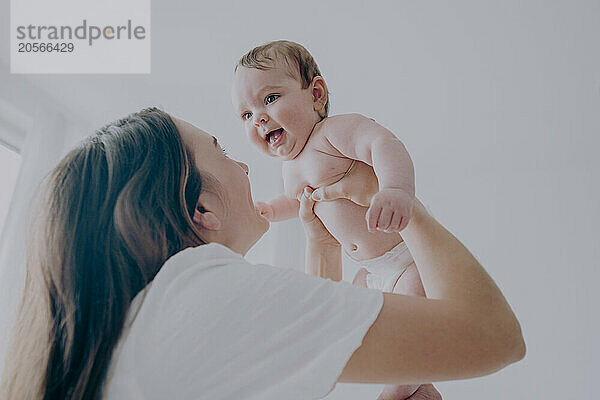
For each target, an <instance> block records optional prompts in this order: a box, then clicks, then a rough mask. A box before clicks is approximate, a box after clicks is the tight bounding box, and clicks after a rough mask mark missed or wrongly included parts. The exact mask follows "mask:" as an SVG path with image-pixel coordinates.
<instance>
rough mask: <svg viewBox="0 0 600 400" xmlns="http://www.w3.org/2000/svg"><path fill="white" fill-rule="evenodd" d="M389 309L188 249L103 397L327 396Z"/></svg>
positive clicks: (295, 275) (160, 287) (163, 276)
mask: <svg viewBox="0 0 600 400" xmlns="http://www.w3.org/2000/svg"><path fill="white" fill-rule="evenodd" d="M144 294H145V295H146V296H145V298H143V297H144ZM382 304H383V295H382V293H381V292H380V291H377V290H373V289H364V288H359V287H356V286H352V285H350V284H349V283H346V282H333V281H331V280H325V279H321V278H317V277H314V276H309V275H306V274H304V273H301V272H298V271H295V270H292V269H287V268H277V267H272V266H268V265H254V264H250V263H249V262H247V261H246V260H245V259H244V258H243V257H242V256H241V255H239V254H237V253H234V252H233V251H231V250H230V249H228V248H227V247H225V246H222V245H220V244H217V243H211V244H207V245H202V246H198V247H196V248H188V249H186V250H184V251H182V252H180V253H178V254H176V255H174V256H173V257H171V258H170V259H169V260H168V261H167V262H166V263H165V265H164V266H163V267H162V269H161V270H160V271H159V273H158V274H157V275H156V277H155V278H154V280H153V281H152V283H151V284H149V285H148V286H147V287H146V288H145V289H144V291H142V292H140V293H139V294H138V295H137V296H136V298H135V299H134V301H133V303H132V306H131V307H130V310H129V315H128V319H127V322H126V324H125V327H124V329H123V333H122V335H121V338H120V341H119V343H118V345H117V347H116V348H115V351H114V353H113V357H112V360H111V364H110V367H109V370H108V375H107V378H106V381H105V384H104V389H103V390H104V391H103V395H104V398H105V399H129V400H136V399H210V400H220V399H236V400H237V399H247V400H253V399H256V400H258V399H260V400H268V399H278V400H280V399H290V400H293V399H301V400H306V399H318V398H322V397H324V396H326V395H327V394H328V393H329V392H330V391H331V390H332V389H333V387H334V386H335V382H336V381H337V378H338V377H339V375H340V374H341V372H342V369H343V368H344V366H345V365H346V363H347V362H348V360H349V359H350V356H351V355H352V353H353V352H354V351H355V350H356V349H357V348H358V347H359V346H360V345H361V343H362V340H363V337H364V335H365V334H366V332H367V330H368V329H369V327H370V326H371V325H372V324H373V322H374V321H375V319H376V318H377V316H378V315H379V311H380V309H381V306H382ZM138 310H139V311H138ZM136 311H138V313H137V316H136Z"/></svg>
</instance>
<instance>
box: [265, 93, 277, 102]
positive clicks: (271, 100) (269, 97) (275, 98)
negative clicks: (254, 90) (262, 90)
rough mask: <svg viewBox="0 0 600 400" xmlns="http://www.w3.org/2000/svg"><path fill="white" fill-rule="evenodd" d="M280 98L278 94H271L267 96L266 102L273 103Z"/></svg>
mask: <svg viewBox="0 0 600 400" xmlns="http://www.w3.org/2000/svg"><path fill="white" fill-rule="evenodd" d="M278 98H279V95H278V94H270V95H268V96H267V97H265V104H269V103H272V102H274V101H275V100H277V99H278Z"/></svg>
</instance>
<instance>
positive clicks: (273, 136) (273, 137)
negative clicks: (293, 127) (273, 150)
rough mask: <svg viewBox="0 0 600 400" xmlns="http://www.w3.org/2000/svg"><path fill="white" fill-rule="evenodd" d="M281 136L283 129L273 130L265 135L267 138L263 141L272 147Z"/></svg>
mask: <svg viewBox="0 0 600 400" xmlns="http://www.w3.org/2000/svg"><path fill="white" fill-rule="evenodd" d="M282 134H283V128H279V129H275V130H274V131H271V132H269V133H267V136H265V140H266V141H267V142H268V143H269V144H270V145H274V144H275V143H277V140H278V139H279V138H280V137H281V135H282Z"/></svg>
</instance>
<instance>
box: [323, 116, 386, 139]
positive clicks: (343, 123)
mask: <svg viewBox="0 0 600 400" xmlns="http://www.w3.org/2000/svg"><path fill="white" fill-rule="evenodd" d="M374 122H375V120H374V119H373V118H369V117H366V116H364V115H362V114H356V113H352V114H339V115H332V116H331V117H327V118H324V119H323V120H322V121H321V122H319V123H318V124H317V127H318V131H319V133H320V135H319V136H323V137H331V136H336V135H338V134H343V133H347V132H348V131H351V130H357V129H361V130H362V129H364V127H365V125H370V124H373V123H374Z"/></svg>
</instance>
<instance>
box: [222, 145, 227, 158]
mask: <svg viewBox="0 0 600 400" xmlns="http://www.w3.org/2000/svg"><path fill="white" fill-rule="evenodd" d="M221 151H222V152H223V154H224V155H225V156H227V155H228V154H227V150H225V147H221Z"/></svg>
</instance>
